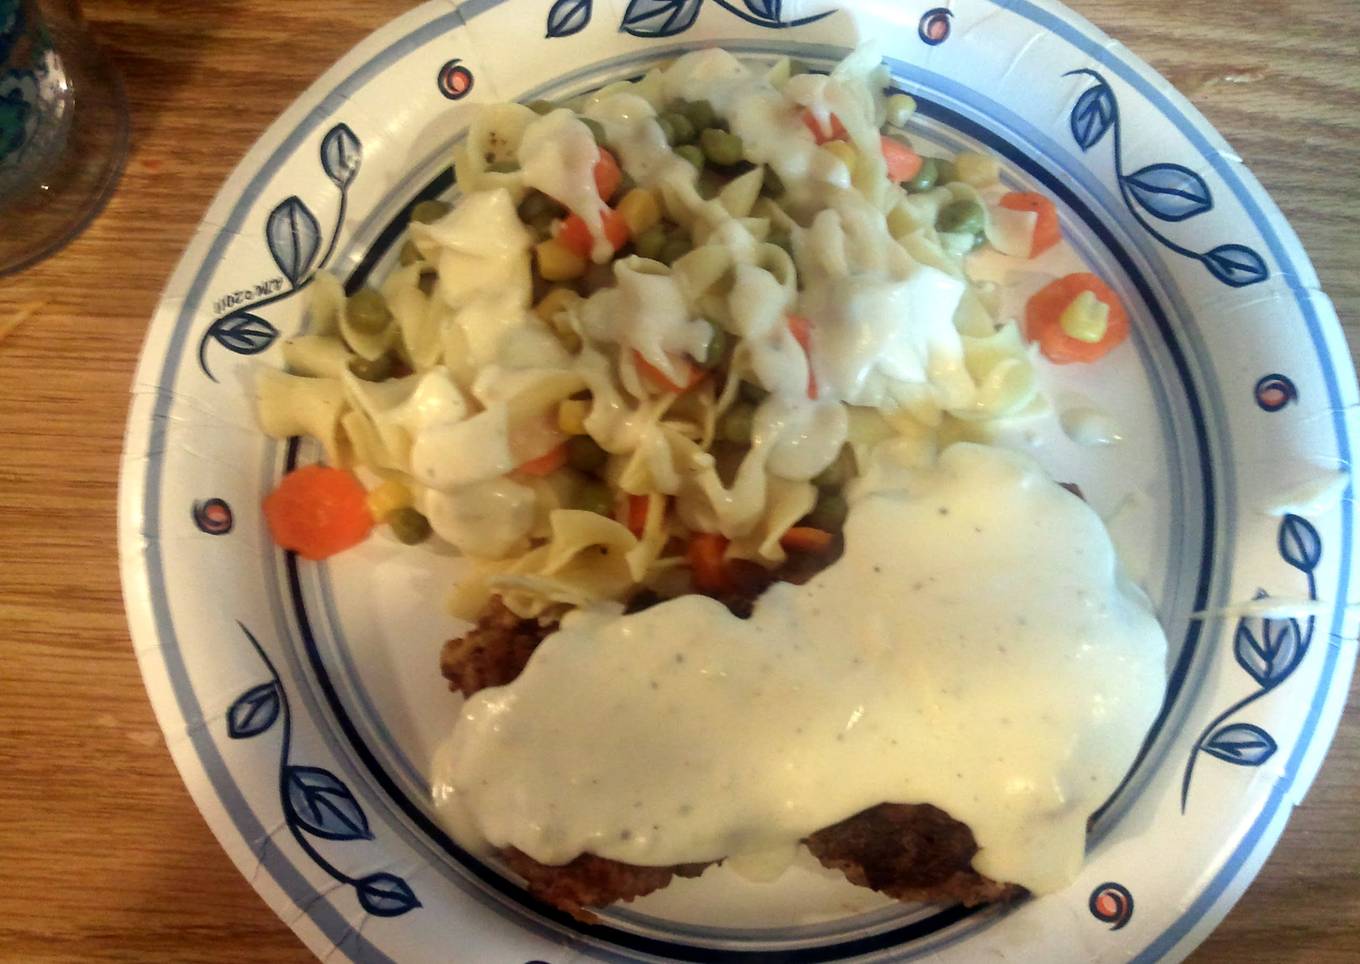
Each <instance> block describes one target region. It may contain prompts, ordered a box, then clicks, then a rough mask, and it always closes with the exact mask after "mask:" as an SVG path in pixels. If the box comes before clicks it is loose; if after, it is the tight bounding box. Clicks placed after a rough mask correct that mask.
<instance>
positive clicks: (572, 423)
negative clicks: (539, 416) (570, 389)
mask: <svg viewBox="0 0 1360 964" xmlns="http://www.w3.org/2000/svg"><path fill="white" fill-rule="evenodd" d="M589 414H590V403H589V402H587V401H586V400H585V399H583V398H568V399H564V400H563V401H562V402H561V403H560V404H559V405H558V406H557V427H558V428H559V429H561V430H562V432H563V433H564V434H566V435H585V434H586V416H587V415H589Z"/></svg>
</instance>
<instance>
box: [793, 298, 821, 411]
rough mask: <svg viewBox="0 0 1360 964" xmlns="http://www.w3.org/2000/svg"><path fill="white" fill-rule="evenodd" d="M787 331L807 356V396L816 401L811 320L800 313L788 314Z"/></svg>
mask: <svg viewBox="0 0 1360 964" xmlns="http://www.w3.org/2000/svg"><path fill="white" fill-rule="evenodd" d="M789 331H790V333H792V335H793V340H794V341H796V342H798V344H799V346H800V347H801V348H802V349H803V354H804V355H806V356H807V363H808V384H807V396H808V398H810V399H812V400H813V401H816V400H817V375H816V373H815V372H813V370H812V322H810V321H808V320H807V319H806V318H804V317H803V316H802V315H789Z"/></svg>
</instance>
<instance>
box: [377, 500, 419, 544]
mask: <svg viewBox="0 0 1360 964" xmlns="http://www.w3.org/2000/svg"><path fill="white" fill-rule="evenodd" d="M387 524H388V526H390V527H391V529H392V535H394V536H396V537H397V538H398V539H399V540H401V541H402V542H404V543H405V544H406V545H408V546H418V545H420V544H421V543H422V542H424V541H425V540H426V539H428V538H430V520H429V519H427V518H425V517H424V516H423V515H421V514H420V513H419V512H417V511H416V510H415V509H412V508H411V507H410V506H407V507H406V508H404V509H398V510H397V511H395V512H393V513H392V514H391V515H389V516H388V517H387Z"/></svg>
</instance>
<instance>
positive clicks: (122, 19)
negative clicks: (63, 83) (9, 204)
mask: <svg viewBox="0 0 1360 964" xmlns="http://www.w3.org/2000/svg"><path fill="white" fill-rule="evenodd" d="M1072 5H1073V6H1074V7H1075V8H1076V9H1077V10H1078V11H1079V12H1081V13H1083V14H1084V15H1086V16H1087V17H1089V18H1090V19H1091V20H1093V21H1095V22H1096V23H1097V24H1099V25H1100V26H1101V27H1103V28H1104V29H1106V30H1107V31H1108V32H1109V33H1111V34H1112V35H1114V36H1115V37H1117V38H1119V39H1120V40H1122V41H1123V42H1124V43H1125V44H1127V45H1128V46H1129V47H1130V48H1132V49H1133V50H1134V51H1136V52H1137V53H1138V54H1140V55H1141V56H1142V57H1143V58H1145V59H1146V60H1148V61H1150V62H1151V63H1152V65H1153V66H1154V67H1156V68H1157V69H1158V70H1160V71H1162V72H1163V73H1164V74H1165V75H1166V76H1167V77H1169V78H1170V79H1171V80H1172V81H1173V82H1175V83H1176V84H1177V85H1178V86H1180V88H1181V89H1182V90H1183V91H1184V92H1185V93H1186V94H1187V95H1188V96H1189V97H1190V98H1191V99H1192V100H1193V101H1194V102H1195V104H1196V105H1197V106H1198V107H1199V108H1200V110H1202V111H1203V112H1204V113H1205V114H1206V115H1207V116H1208V118H1209V120H1210V122H1212V123H1213V124H1214V125H1215V126H1216V127H1217V128H1218V129H1219V130H1220V131H1222V132H1223V134H1224V135H1225V136H1226V137H1227V138H1228V140H1229V141H1230V142H1231V143H1232V144H1233V145H1234V147H1235V148H1236V149H1237V151H1238V152H1239V153H1240V154H1241V155H1242V157H1243V158H1244V159H1245V160H1246V162H1247V163H1248V165H1249V166H1250V167H1251V169H1252V170H1253V171H1254V172H1255V173H1256V174H1257V176H1258V177H1259V178H1260V179H1261V181H1262V182H1263V183H1264V184H1265V185H1266V186H1267V188H1268V189H1269V190H1270V192H1271V194H1272V195H1273V196H1274V197H1275V199H1276V201H1277V202H1278V203H1279V204H1280V206H1281V207H1282V208H1283V209H1284V212H1285V214H1286V215H1287V216H1288V217H1289V219H1290V221H1291V222H1292V223H1293V225H1294V227H1295V229H1296V230H1297V231H1298V233H1299V234H1300V235H1301V237H1302V239H1303V243H1304V245H1305V247H1306V248H1307V249H1308V251H1309V253H1310V254H1311V256H1312V258H1313V261H1314V263H1315V264H1316V266H1317V268H1318V271H1319V273H1320V275H1321V276H1322V283H1323V286H1324V288H1325V289H1326V290H1327V291H1328V292H1329V293H1330V295H1331V296H1332V298H1333V299H1334V300H1335V302H1336V305H1337V308H1338V310H1339V312H1340V314H1341V316H1342V318H1343V321H1346V322H1347V323H1349V322H1350V321H1351V320H1353V319H1355V318H1356V317H1357V315H1360V274H1357V272H1356V264H1357V262H1358V261H1360V250H1358V247H1357V244H1356V241H1355V238H1356V236H1357V231H1356V225H1357V223H1360V193H1358V192H1357V191H1356V189H1355V180H1354V177H1355V171H1356V169H1357V167H1358V166H1360V146H1358V145H1360V59H1358V58H1357V57H1356V55H1355V50H1356V46H1357V43H1358V42H1360V7H1358V6H1357V5H1356V4H1355V3H1354V0H1316V2H1314V3H1311V4H1298V3H1293V2H1289V3H1286V2H1284V0H1246V2H1240V3H1232V4H1224V3H1220V2H1217V0H1142V2H1140V3H1129V2H1121V0H1073V4H1072ZM85 6H86V10H87V13H88V15H89V17H90V19H91V20H92V21H93V23H94V25H95V28H96V30H97V32H98V34H99V36H100V37H101V38H102V39H103V42H104V44H105V45H106V46H107V48H108V49H109V50H110V51H111V53H112V54H113V56H114V57H115V58H116V59H117V61H118V62H119V64H120V66H121V67H122V70H123V72H124V74H125V76H126V78H127V85H128V90H129V95H130V97H131V101H132V108H133V147H132V156H131V160H130V162H129V164H128V168H127V172H126V175H125V177H124V179H123V182H122V185H121V187H120V189H119V191H118V193H117V195H116V196H115V197H114V199H113V201H112V203H111V204H110V205H109V207H108V209H107V210H106V211H105V212H104V214H103V215H102V216H101V217H100V218H99V219H98V220H97V221H96V222H95V223H94V225H93V226H92V227H91V228H90V230H89V231H88V232H86V234H85V235H83V236H82V237H81V238H80V239H78V240H77V241H76V242H75V243H74V244H72V245H71V246H70V247H69V248H68V249H66V250H65V251H64V252H62V253H61V254H59V255H58V256H56V257H54V258H52V259H51V260H49V261H47V262H46V263H44V264H41V265H39V266H38V267H36V268H34V269H32V270H30V271H29V272H27V273H26V274H23V275H20V276H19V277H17V278H13V279H7V280H5V281H0V329H3V328H4V327H5V325H4V324H3V323H4V322H6V321H10V322H13V321H14V320H15V319H16V318H19V317H20V315H21V313H22V314H25V315H27V317H24V318H23V319H22V320H21V321H20V322H19V323H18V324H17V325H16V326H15V327H14V329H13V331H12V332H10V333H9V334H8V335H7V337H0V438H3V439H4V445H3V446H0V627H3V636H0V773H3V779H0V895H3V900H4V905H5V909H4V912H3V913H0V959H2V960H5V961H20V960H22V961H35V962H43V961H75V960H81V961H132V960H138V961H141V960H176V961H203V962H227V961H237V960H241V959H246V958H250V959H255V960H270V961H279V962H285V961H296V962H303V961H306V960H308V959H309V956H308V955H307V953H306V952H305V951H304V949H303V948H302V946H301V945H300V944H299V943H298V942H297V940H296V939H295V938H294V937H293V936H292V934H291V932H290V931H289V930H288V929H287V928H286V927H285V926H284V925H283V924H282V923H280V922H279V921H278V920H277V919H275V917H274V915H273V914H271V913H270V912H269V911H268V910H267V909H266V907H265V905H264V904H263V903H262V902H261V901H260V900H259V898H258V897H256V896H255V894H254V892H253V891H252V890H251V889H250V887H249V885H248V884H247V883H246V882H245V880H243V879H242V878H241V876H240V875H239V874H238V873H237V872H236V871H235V869H233V867H232V866H231V864H230V863H229V861H228V860H227V858H226V856H225V855H224V854H223V853H222V852H221V851H220V850H219V849H218V847H217V844H216V842H215V841H214V840H213V838H212V836H211V834H210V833H209V832H208V830H207V827H206V826H205V825H204V823H203V821H202V819H201V818H200V817H199V815H198V813H197V812H196V810H195V808H194V806H193V804H192V803H191V802H190V799H189V797H188V795H187V794H186V793H185V792H184V789H183V787H182V785H181V783H180V781H179V778H178V776H177V775H176V773H175V771H174V768H173V766H172V765H171V762H170V758H169V755H168V754H167V752H166V749H165V746H164V744H163V741H162V739H161V736H160V732H159V730H158V729H157V727H156V724H155V721H154V719H153V718H152V715H151V709H150V706H149V705H148V703H147V701H146V697H145V694H144V692H143V690H142V685H141V680H140V677H139V675H138V672H137V667H136V664H135V662H134V660H133V656H132V651H131V647H130V645H129V641H128V636H127V628H126V624H125V623H124V619H123V613H122V606H121V599H120V596H119V587H118V573H117V553H116V546H115V543H114V531H115V523H114V511H115V507H114V503H115V490H116V482H117V477H118V456H119V451H120V447H121V442H122V428H123V420H124V417H125V412H126V406H127V389H128V385H129V382H130V378H131V372H132V369H133V365H134V362H135V360H136V355H137V351H138V348H139V347H140V342H141V339H142V337H143V334H144V332H145V329H146V325H147V320H148V319H149V318H150V316H151V312H152V309H153V307H154V305H155V303H156V300H157V298H158V295H159V293H160V290H161V287H162V285H163V284H164V283H165V281H166V279H167V277H168V275H169V273H170V270H171V268H172V266H173V265H174V262H175V261H176V259H177V258H178V257H179V253H180V251H181V250H182V249H183V247H184V245H185V243H186V242H187V241H188V240H189V237H190V235H191V233H192V231H193V229H194V227H195V225H196V224H197V223H198V221H199V218H200V217H201V216H202V214H203V212H204V210H205V209H206V207H207V205H208V202H209V200H210V199H211V197H212V195H213V194H214V193H215V192H216V190H217V188H218V186H219V185H220V184H221V182H222V181H223V179H224V178H225V177H226V176H227V174H228V173H229V172H230V170H231V169H232V167H233V166H234V165H235V164H236V162H237V161H238V160H239V159H240V157H241V156H242V154H243V153H244V152H245V150H246V148H247V147H248V146H249V145H250V144H251V143H252V142H253V141H254V139H255V138H256V137H257V136H258V135H259V134H260V133H261V132H262V131H263V130H264V128H265V127H266V126H267V124H268V123H269V122H270V121H271V120H272V119H273V118H274V117H275V116H277V115H278V114H279V113H280V112H281V111H282V110H283V109H284V108H285V107H286V106H287V105H288V104H289V103H290V102H291V101H292V100H293V99H294V98H295V97H296V96H297V95H298V94H300V93H301V92H302V91H303V89H304V88H305V87H306V86H307V85H308V84H309V83H310V82H311V81H312V80H313V79H315V77H316V76H318V75H319V74H320V73H321V71H322V70H323V69H324V68H325V67H326V66H328V65H329V64H330V63H332V62H333V61H334V60H335V59H336V58H337V57H339V56H340V55H341V54H343V53H344V52H345V51H346V50H347V49H349V47H350V46H352V45H353V44H354V43H355V42H357V41H358V40H359V39H361V38H362V37H363V36H364V35H365V34H366V33H368V32H369V31H370V30H372V29H373V28H375V27H377V26H379V25H380V24H382V23H383V22H385V21H386V20H388V19H390V18H391V17H392V16H394V15H396V14H398V13H400V12H402V11H403V10H404V9H407V8H408V7H409V6H410V4H407V3H401V2H396V0H331V2H329V3H327V4H325V5H324V6H323V5H318V4H309V3H280V2H277V0H198V2H196V3H193V4H185V3H180V2H171V0H87V3H86V5H85ZM11 228H12V226H10V225H0V230H10V229H11ZM1348 332H1349V333H1350V334H1351V336H1352V344H1354V336H1355V334H1356V330H1355V328H1354V327H1350V326H1348ZM1356 692H1360V691H1355V690H1353V692H1352V699H1351V704H1352V705H1351V706H1350V708H1349V712H1348V713H1347V716H1346V717H1345V718H1344V719H1343V721H1342V724H1341V730H1340V732H1339V734H1338V736H1337V740H1336V744H1335V746H1334V747H1333V749H1332V752H1331V755H1330V758H1329V759H1328V761H1327V763H1326V765H1325V767H1324V768H1323V771H1322V774H1321V776H1320V777H1319V779H1318V781H1317V784H1316V785H1315V787H1314V788H1313V791H1312V793H1311V795H1310V796H1309V797H1308V800H1307V801H1306V803H1305V804H1304V806H1302V807H1300V808H1299V809H1298V811H1297V812H1296V813H1295V815H1294V818H1293V820H1292V822H1291V823H1290V825H1289V828H1288V829H1287V830H1286V832H1285V835H1284V838H1283V840H1282V841H1281V843H1280V845H1279V848H1278V849H1277V850H1276V852H1275V854H1274V856H1273V857H1272V858H1271V860H1270V862H1269V863H1268V864H1267V865H1266V867H1265V869H1264V870H1263V872H1262V873H1261V875H1260V877H1259V878H1258V880H1257V881H1256V883H1255V884H1253V885H1252V887H1251V889H1250V890H1249V891H1248V893H1247V894H1246V896H1245V897H1244V898H1243V899H1242V901H1241V903H1240V904H1239V905H1238V906H1237V908H1236V909H1235V910H1234V911H1233V912H1232V914H1231V915H1230V916H1229V917H1228V919H1227V921H1226V922H1225V923H1224V924H1223V925H1222V927H1220V928H1219V930H1218V931H1217V933H1215V934H1214V935H1213V937H1211V938H1210V940H1209V941H1208V942H1207V943H1206V944H1205V945H1204V946H1203V947H1202V948H1201V949H1200V950H1199V951H1198V952H1197V954H1196V957H1195V960H1197V961H1199V962H1204V964H1215V962H1234V964H1236V962H1271V964H1276V962H1292V961H1300V962H1301V961H1310V962H1313V961H1319V962H1332V961H1335V962H1340V961H1353V960H1357V959H1360V874H1357V867H1358V866H1360V807H1357V806H1356V802H1355V801H1356V800H1357V798H1360V717H1357V714H1356V713H1355V703H1356ZM1168 859H1174V855H1172V854H1168Z"/></svg>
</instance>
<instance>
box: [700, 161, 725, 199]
mask: <svg viewBox="0 0 1360 964" xmlns="http://www.w3.org/2000/svg"><path fill="white" fill-rule="evenodd" d="M726 184H727V181H726V179H724V178H723V177H721V176H720V175H719V174H718V172H717V171H715V170H713V169H712V168H711V167H706V168H704V169H703V170H702V171H700V172H699V179H698V180H697V181H695V182H694V189H695V190H696V191H698V192H699V196H700V197H701V198H703V199H704V200H705V201H707V200H710V199H712V198H715V197H717V196H718V192H719V191H721V190H722V189H723V187H724V186H725V185H726Z"/></svg>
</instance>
